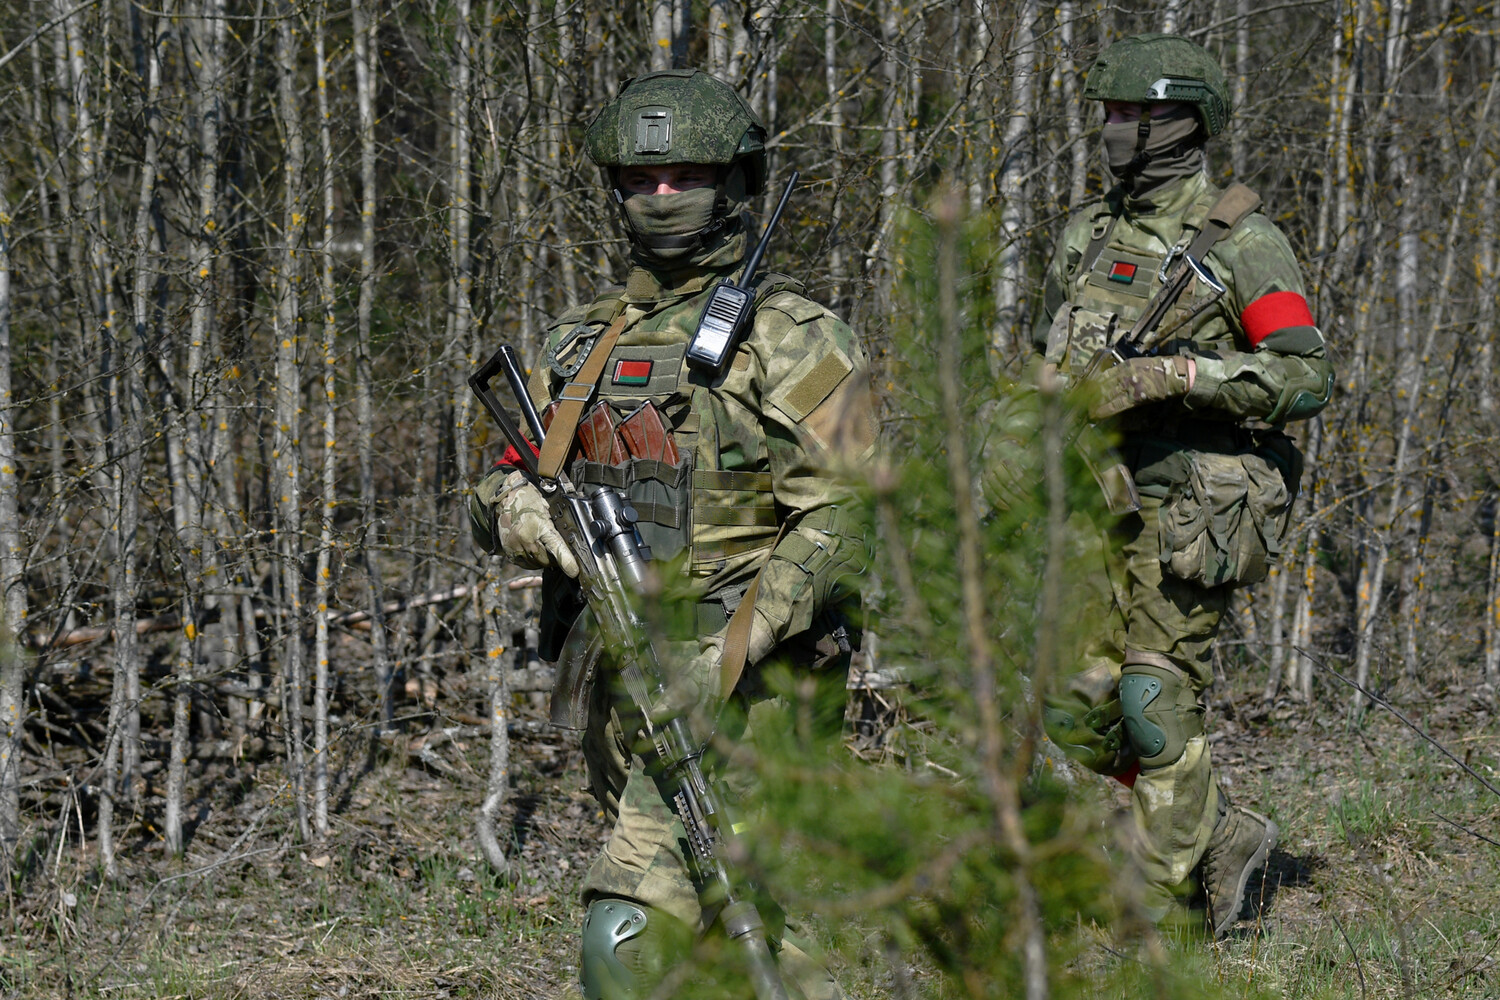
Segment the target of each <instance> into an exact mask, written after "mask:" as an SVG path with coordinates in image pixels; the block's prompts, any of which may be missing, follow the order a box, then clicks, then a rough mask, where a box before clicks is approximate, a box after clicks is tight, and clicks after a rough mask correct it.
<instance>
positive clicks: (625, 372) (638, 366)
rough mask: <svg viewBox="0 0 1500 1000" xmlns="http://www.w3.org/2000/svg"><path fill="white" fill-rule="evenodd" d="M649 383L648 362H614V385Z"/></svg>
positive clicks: (649, 363)
mask: <svg viewBox="0 0 1500 1000" xmlns="http://www.w3.org/2000/svg"><path fill="white" fill-rule="evenodd" d="M650 381H651V362H650V361H624V360H621V361H616V362H615V375H614V384H615V385H646V384H648V383H649V382H650Z"/></svg>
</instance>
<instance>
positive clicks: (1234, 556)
mask: <svg viewBox="0 0 1500 1000" xmlns="http://www.w3.org/2000/svg"><path fill="white" fill-rule="evenodd" d="M1185 457H1186V458H1187V463H1186V464H1187V477H1186V480H1185V481H1183V482H1180V483H1178V484H1176V485H1175V486H1173V487H1172V489H1171V491H1170V492H1169V493H1168V494H1167V498H1166V500H1165V502H1164V503H1163V504H1162V508H1161V512H1160V514H1159V515H1158V523H1157V531H1158V536H1159V541H1160V548H1161V561H1162V563H1163V567H1164V569H1165V571H1166V572H1168V573H1170V574H1171V575H1173V576H1175V577H1177V578H1178V579H1181V580H1188V581H1190V582H1193V583H1197V584H1200V585H1202V586H1205V587H1217V586H1220V585H1223V584H1248V583H1257V582H1259V581H1261V580H1264V579H1265V578H1266V575H1267V574H1268V573H1269V572H1270V565H1271V563H1272V562H1273V561H1275V559H1276V558H1277V557H1278V556H1280V554H1281V542H1282V538H1283V537H1284V536H1285V534H1286V529H1287V525H1288V523H1289V521H1290V519H1291V510H1292V501H1293V500H1295V499H1296V495H1297V481H1298V479H1300V477H1301V471H1302V470H1301V456H1300V454H1298V452H1297V449H1296V447H1295V446H1294V445H1293V444H1292V442H1291V439H1290V438H1288V437H1286V435H1284V434H1280V433H1279V432H1275V431H1269V432H1264V433H1260V434H1257V435H1256V436H1255V440H1254V443H1253V444H1252V446H1251V447H1250V448H1249V449H1247V450H1245V451H1241V452H1238V453H1221V452H1207V451H1193V452H1187V453H1186V456H1185Z"/></svg>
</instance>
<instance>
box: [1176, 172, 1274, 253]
mask: <svg viewBox="0 0 1500 1000" xmlns="http://www.w3.org/2000/svg"><path fill="white" fill-rule="evenodd" d="M1259 207H1260V195H1258V194H1256V193H1255V192H1254V191H1252V190H1250V188H1248V187H1246V186H1245V185H1243V184H1231V185H1229V188H1228V189H1227V190H1226V191H1225V192H1224V193H1223V194H1221V195H1219V200H1218V201H1216V202H1214V203H1213V207H1211V208H1210V209H1209V210H1208V218H1207V219H1206V220H1205V221H1204V223H1203V228H1202V229H1201V230H1200V231H1199V233H1198V236H1197V238H1195V239H1194V240H1193V242H1192V243H1191V244H1190V245H1189V246H1188V253H1189V254H1191V255H1192V257H1193V259H1194V260H1199V261H1201V260H1202V259H1203V255H1204V254H1206V253H1208V251H1209V250H1211V249H1213V245H1214V244H1215V243H1217V242H1219V241H1220V240H1222V239H1223V238H1224V237H1226V236H1228V235H1229V232H1230V230H1232V229H1234V227H1235V226H1237V225H1239V224H1240V223H1241V222H1243V221H1244V220H1245V217H1246V216H1248V215H1249V214H1250V213H1251V212H1253V211H1255V210H1256V209H1257V208H1259Z"/></svg>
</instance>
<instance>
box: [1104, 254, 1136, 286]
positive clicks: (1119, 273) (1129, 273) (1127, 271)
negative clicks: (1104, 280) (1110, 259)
mask: <svg viewBox="0 0 1500 1000" xmlns="http://www.w3.org/2000/svg"><path fill="white" fill-rule="evenodd" d="M1109 280H1110V281H1118V282H1119V283H1120V284H1122V285H1128V284H1130V283H1131V282H1132V281H1134V280H1135V265H1134V264H1130V263H1127V262H1125V261H1123V260H1117V261H1115V262H1114V264H1113V265H1112V266H1111V267H1110V269H1109Z"/></svg>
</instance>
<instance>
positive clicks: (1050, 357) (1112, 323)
mask: <svg viewBox="0 0 1500 1000" xmlns="http://www.w3.org/2000/svg"><path fill="white" fill-rule="evenodd" d="M1259 200H1260V199H1259V198H1258V197H1257V196H1256V195H1255V194H1254V192H1252V191H1250V189H1248V188H1246V187H1244V186H1243V185H1239V184H1236V185H1234V186H1232V187H1231V188H1230V189H1229V190H1227V191H1226V192H1225V193H1224V194H1223V195H1221V196H1220V198H1219V199H1218V200H1217V201H1216V202H1214V204H1213V205H1212V206H1211V207H1209V208H1208V209H1207V210H1206V211H1204V210H1201V209H1199V210H1197V211H1194V212H1192V213H1191V214H1190V216H1189V217H1188V218H1187V219H1186V220H1184V225H1183V228H1182V233H1181V235H1180V236H1179V237H1178V238H1177V240H1176V242H1174V243H1173V244H1172V245H1171V247H1169V248H1167V249H1166V250H1165V251H1158V250H1144V249H1142V248H1140V247H1135V246H1130V245H1127V244H1126V243H1125V242H1124V241H1122V240H1121V239H1119V238H1117V234H1116V227H1117V225H1118V223H1119V219H1120V213H1119V211H1118V210H1112V209H1111V208H1110V207H1109V206H1108V205H1107V204H1106V205H1105V206H1103V207H1102V209H1101V211H1100V212H1099V214H1098V215H1096V216H1095V218H1094V220H1093V228H1092V230H1091V232H1090V235H1089V242H1088V245H1087V246H1086V247H1085V248H1084V250H1083V253H1082V255H1081V256H1080V257H1079V258H1078V259H1077V261H1076V262H1074V263H1073V264H1072V265H1071V267H1070V268H1069V271H1068V274H1067V285H1068V299H1067V301H1066V302H1064V303H1063V305H1062V306H1061V307H1060V308H1059V309H1058V310H1057V312H1056V314H1055V315H1054V318H1053V323H1052V326H1051V328H1050V329H1049V330H1048V334H1047V347H1046V360H1047V361H1048V362H1049V363H1051V364H1053V365H1055V366H1056V367H1057V370H1058V372H1059V373H1060V374H1062V375H1064V376H1067V375H1076V374H1078V373H1079V372H1081V371H1082V370H1083V369H1084V368H1085V367H1086V366H1087V365H1088V363H1089V360H1090V359H1091V358H1093V356H1094V355H1095V354H1096V353H1097V352H1098V351H1099V350H1100V349H1102V348H1104V347H1106V346H1108V345H1110V344H1113V343H1117V342H1118V341H1119V340H1120V339H1121V338H1122V337H1123V336H1124V335H1125V334H1126V333H1127V332H1129V331H1131V330H1132V328H1133V327H1134V326H1136V324H1137V322H1138V321H1139V320H1140V319H1141V317H1142V316H1143V315H1146V314H1147V313H1148V312H1150V311H1151V310H1152V309H1153V307H1156V306H1159V305H1160V302H1159V297H1160V296H1161V295H1162V294H1163V289H1164V288H1165V287H1166V286H1167V284H1168V282H1169V278H1170V276H1171V275H1173V273H1174V272H1175V271H1176V270H1177V268H1178V265H1179V262H1180V261H1181V260H1182V259H1183V258H1184V257H1187V258H1191V259H1192V261H1193V262H1194V263H1195V264H1196V265H1197V266H1196V267H1195V268H1194V270H1195V272H1198V273H1195V274H1194V277H1193V278H1192V280H1191V282H1190V283H1189V284H1188V286H1187V287H1186V288H1185V289H1184V290H1183V291H1182V292H1180V293H1179V294H1177V295H1176V297H1175V298H1173V299H1172V300H1171V302H1170V305H1169V307H1168V308H1166V309H1165V310H1164V311H1161V310H1159V311H1161V315H1160V316H1159V318H1157V319H1156V321H1155V323H1154V324H1153V329H1151V330H1146V331H1139V332H1141V333H1144V334H1148V335H1149V336H1150V338H1151V340H1152V341H1153V342H1154V343H1155V345H1156V348H1155V350H1156V353H1161V354H1172V353H1178V352H1179V351H1181V350H1185V349H1191V350H1203V349H1205V348H1211V347H1216V346H1232V345H1231V343H1227V342H1226V343H1225V344H1218V343H1208V342H1203V341H1202V331H1203V329H1204V327H1205V326H1207V325H1208V321H1209V319H1211V318H1212V317H1213V316H1214V315H1215V314H1216V313H1217V311H1218V310H1220V309H1222V308H1223V307H1222V305H1221V304H1220V299H1221V298H1222V296H1223V294H1224V287H1223V286H1222V285H1219V284H1218V282H1217V281H1216V280H1215V279H1214V276H1213V275H1212V273H1211V272H1209V271H1208V269H1207V265H1206V264H1204V263H1203V259H1204V257H1205V256H1206V255H1207V254H1208V252H1209V250H1210V249H1211V248H1212V247H1213V245H1214V244H1215V243H1217V242H1218V241H1219V240H1221V239H1223V238H1224V237H1225V236H1227V235H1228V234H1229V232H1230V231H1231V230H1232V229H1233V228H1234V226H1235V225H1237V224H1238V223H1239V222H1240V221H1241V220H1242V219H1244V218H1245V217H1246V216H1247V215H1249V214H1250V212H1251V211H1253V210H1254V208H1255V206H1256V205H1257V204H1258V203H1259ZM1168 294H1169V295H1170V293H1168ZM1224 326H1225V329H1226V331H1227V328H1228V325H1227V324H1224ZM1215 339H1217V338H1215Z"/></svg>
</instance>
